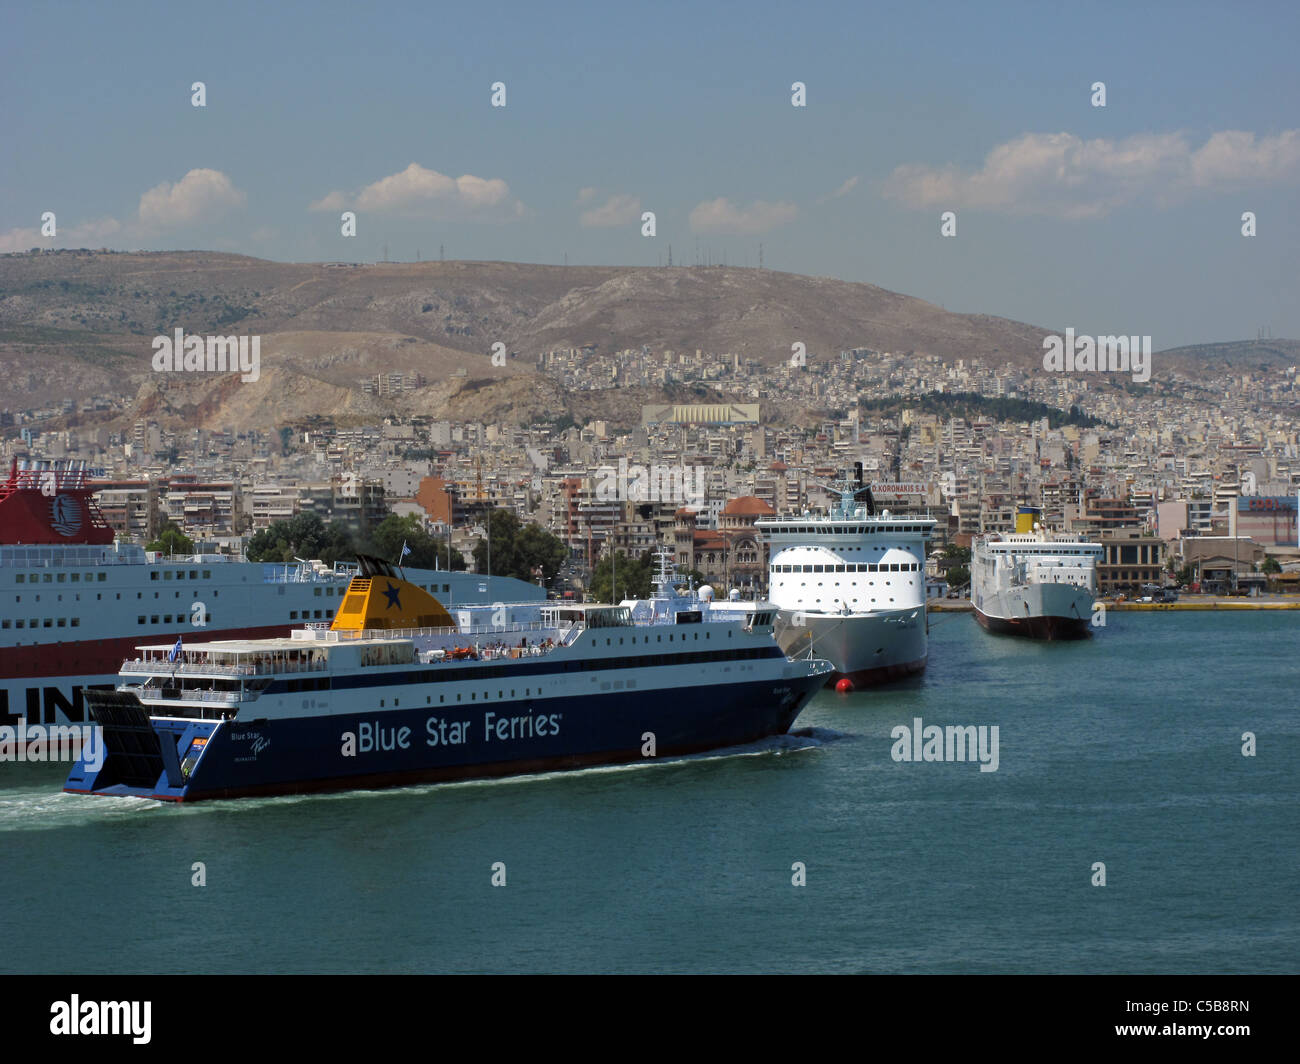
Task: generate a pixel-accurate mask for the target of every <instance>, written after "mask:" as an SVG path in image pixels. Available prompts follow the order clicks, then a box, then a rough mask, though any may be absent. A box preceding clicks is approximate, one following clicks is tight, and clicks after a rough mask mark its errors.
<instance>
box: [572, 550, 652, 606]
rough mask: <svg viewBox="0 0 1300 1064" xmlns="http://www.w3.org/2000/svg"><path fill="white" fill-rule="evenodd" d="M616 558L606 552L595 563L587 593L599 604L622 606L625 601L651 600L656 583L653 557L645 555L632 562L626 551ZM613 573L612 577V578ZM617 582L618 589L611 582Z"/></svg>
mask: <svg viewBox="0 0 1300 1064" xmlns="http://www.w3.org/2000/svg"><path fill="white" fill-rule="evenodd" d="M617 555H618V558H617V564H615V562H614V556H613V555H612V554H610V552H608V551H606V552H605V554H604V556H602V557H601V559H600V561H598V562H597V563H596V571H595V573H594V574H592V578H591V586H590V587H589V588H588V589H587V593H588V594H589V595H590V596H591V598H592V599H594V600H595V601H596V602H621V601H622V600H623V599H625V598H648V597H649V595H650V591H651V588H652V587H653V583H654V572H655V565H654V557H653V556H652V554H651V552H650V551H644V552H643V553H642V554H641V557H639V558H629V557H628V556H627V555H626V554H625V553H623V551H618V552H617ZM611 570H612V571H613V572H612V575H611ZM613 580H617V581H618V583H617V585H613V584H612V581H613Z"/></svg>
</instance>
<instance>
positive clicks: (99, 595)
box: [14, 590, 221, 602]
mask: <svg viewBox="0 0 1300 1064" xmlns="http://www.w3.org/2000/svg"><path fill="white" fill-rule="evenodd" d="M199 593H200V594H205V593H206V592H204V591H203V590H200V592H199ZM172 595H173V597H175V598H180V597H181V593H180V592H179V591H174V592H172ZM73 597H74V598H75V599H76V601H77V602H80V601H81V592H77V594H76V595H75V596H73ZM103 597H104V594H103V592H100V591H97V592H95V601H96V602H98V601H100V600H101V599H103ZM113 597H114V598H115V599H117V600H119V601H120V600H121V598H122V592H120V591H118V592H115V593H114V595H113ZM135 597H136V598H144V592H142V591H137V592H136V593H135ZM153 597H154V598H157V597H158V592H157V591H155V592H154V593H153ZM212 597H213V598H220V597H221V592H220V591H213V592H212ZM55 598H56V599H57V600H58V601H59V602H62V601H63V596H62V595H56V596H55ZM32 599H33V601H35V602H40V601H41V596H40V595H33V596H32ZM22 600H23V597H22V595H15V596H14V601H15V602H22Z"/></svg>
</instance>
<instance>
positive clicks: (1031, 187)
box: [884, 130, 1300, 218]
mask: <svg viewBox="0 0 1300 1064" xmlns="http://www.w3.org/2000/svg"><path fill="white" fill-rule="evenodd" d="M1297 175H1300V131H1296V130H1288V131H1287V132H1284V133H1280V134H1278V135H1277V136H1274V137H1262V138H1260V139H1259V140H1258V141H1256V139H1255V135H1254V134H1253V133H1244V132H1240V131H1236V130H1228V131H1225V132H1221V133H1215V134H1214V135H1213V136H1212V137H1210V139H1209V140H1208V141H1206V143H1205V144H1204V145H1202V146H1201V147H1200V148H1199V149H1196V150H1193V149H1192V148H1191V146H1190V145H1189V144H1188V141H1187V138H1186V137H1185V136H1184V135H1183V134H1181V133H1140V134H1136V135H1134V136H1131V137H1126V138H1125V139H1123V140H1119V141H1112V140H1101V139H1099V140H1090V141H1085V140H1082V139H1080V138H1079V137H1076V136H1075V135H1074V134H1072V133H1026V134H1024V135H1022V136H1020V137H1017V138H1016V139H1015V140H1011V141H1008V142H1007V143H1005V144H1000V145H998V146H997V147H996V148H994V149H993V150H992V151H990V152H989V153H988V155H987V156H986V157H985V159H984V165H983V166H981V167H980V168H979V169H978V170H973V171H963V170H961V169H960V168H958V167H956V166H952V165H949V166H944V167H931V166H925V165H921V164H911V165H906V166H900V167H898V168H897V169H895V170H894V172H893V173H892V174H891V175H890V176H889V178H888V179H887V180H886V182H885V188H884V192H885V195H886V196H887V197H889V198H891V199H894V200H897V201H898V202H900V203H902V204H904V205H905V206H908V207H914V208H928V207H943V208H948V209H956V208H960V207H974V208H983V209H987V210H992V211H1004V212H1006V213H1010V214H1049V215H1056V216H1058V217H1062V218H1090V217H1100V216H1102V215H1106V214H1109V213H1110V212H1111V211H1112V210H1114V209H1116V208H1118V207H1123V206H1127V205H1129V204H1132V203H1135V202H1137V201H1138V200H1140V199H1142V198H1143V197H1151V198H1152V199H1153V200H1154V201H1155V202H1156V203H1158V204H1160V205H1167V204H1169V203H1172V202H1175V201H1177V200H1179V199H1183V198H1186V197H1187V196H1188V195H1190V194H1192V193H1193V192H1195V191H1198V190H1222V189H1228V188H1232V187H1235V186H1239V185H1242V184H1245V183H1247V182H1251V181H1255V182H1259V181H1264V182H1270V181H1283V180H1287V179H1293V178H1294V177H1296V176H1297Z"/></svg>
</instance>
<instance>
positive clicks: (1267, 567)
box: [1259, 556, 1282, 573]
mask: <svg viewBox="0 0 1300 1064" xmlns="http://www.w3.org/2000/svg"><path fill="white" fill-rule="evenodd" d="M1259 571H1260V572H1261V573H1280V572H1281V571H1282V566H1281V565H1279V564H1278V560H1277V559H1276V558H1274V557H1271V556H1270V557H1268V558H1265V559H1264V561H1263V562H1262V563H1261V564H1260V567H1259Z"/></svg>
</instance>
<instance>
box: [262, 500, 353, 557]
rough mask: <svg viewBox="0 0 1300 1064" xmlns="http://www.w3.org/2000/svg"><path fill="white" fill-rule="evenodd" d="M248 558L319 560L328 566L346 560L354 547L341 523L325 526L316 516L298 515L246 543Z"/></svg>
mask: <svg viewBox="0 0 1300 1064" xmlns="http://www.w3.org/2000/svg"><path fill="white" fill-rule="evenodd" d="M247 553H248V558H249V561H254V562H291V561H293V560H294V558H308V559H311V558H319V559H320V560H321V561H323V562H325V563H326V564H327V565H333V564H334V563H335V562H339V561H349V560H351V559H352V558H354V557H355V556H356V553H357V547H356V544H355V543H354V542H353V540H352V535H351V533H349V532H348V530H347V527H346V526H345V525H344V524H343V523H342V522H340V521H332V522H330V524H329V525H328V526H327V525H326V524H325V522H324V521H322V520H321V518H320V515H319V514H315V513H310V512H309V513H301V514H296V515H295V516H293V517H291V518H289V520H287V521H276V522H274V523H273V524H271V525H269V526H268V527H266V528H264V529H262V530H261V531H260V532H256V533H254V534H253V537H252V538H251V539H250V540H249V541H248V551H247Z"/></svg>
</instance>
